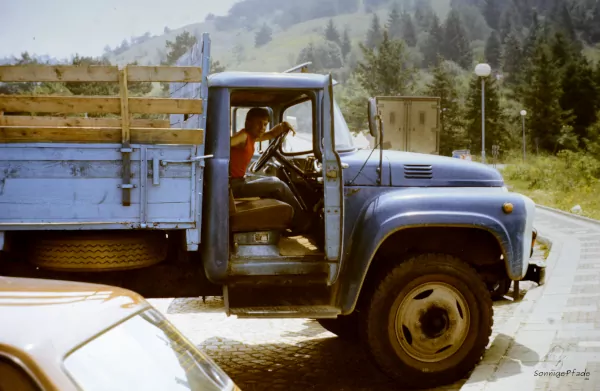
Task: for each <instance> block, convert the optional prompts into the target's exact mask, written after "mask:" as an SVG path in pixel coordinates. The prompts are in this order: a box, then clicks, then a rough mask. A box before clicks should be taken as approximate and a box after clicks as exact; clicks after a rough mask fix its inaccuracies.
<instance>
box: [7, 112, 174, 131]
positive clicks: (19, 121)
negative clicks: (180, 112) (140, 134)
mask: <svg viewBox="0 0 600 391" xmlns="http://www.w3.org/2000/svg"><path fill="white" fill-rule="evenodd" d="M130 125H131V126H132V127H134V128H170V127H171V124H170V123H169V120H166V119H143V118H132V119H131V121H130ZM0 126H26V127H33V126H42V127H56V126H59V127H62V126H76V127H83V128H93V127H108V128H119V127H121V119H120V118H84V117H50V116H48V117H43V116H39V117H38V116H26V115H5V116H2V113H1V112H0Z"/></svg>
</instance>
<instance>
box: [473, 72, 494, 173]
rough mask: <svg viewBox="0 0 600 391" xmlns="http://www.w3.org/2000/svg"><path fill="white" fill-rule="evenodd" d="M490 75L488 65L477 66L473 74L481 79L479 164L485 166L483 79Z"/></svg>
mask: <svg viewBox="0 0 600 391" xmlns="http://www.w3.org/2000/svg"><path fill="white" fill-rule="evenodd" d="M491 73H492V68H491V67H490V66H489V65H488V64H485V63H484V64H477V66H476V67H475V74H476V75H477V76H479V77H480V78H481V162H482V163H483V164H485V78H486V77H488V76H489V75H490V74H491Z"/></svg>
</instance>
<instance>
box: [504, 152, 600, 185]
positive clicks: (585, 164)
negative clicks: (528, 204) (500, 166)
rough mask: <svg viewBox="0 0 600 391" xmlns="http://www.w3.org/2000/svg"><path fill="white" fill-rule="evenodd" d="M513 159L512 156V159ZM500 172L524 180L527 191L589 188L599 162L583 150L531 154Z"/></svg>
mask: <svg viewBox="0 0 600 391" xmlns="http://www.w3.org/2000/svg"><path fill="white" fill-rule="evenodd" d="M513 159H514V158H513ZM507 163H513V164H510V165H509V166H507V167H506V169H505V170H504V171H503V175H504V177H505V178H506V179H507V180H508V181H520V182H524V183H525V185H526V186H527V188H528V189H529V190H547V191H562V192H571V191H575V190H577V191H583V192H589V191H592V188H593V187H594V186H595V185H597V184H598V178H599V177H600V161H598V160H597V159H596V158H594V157H593V156H591V155H589V154H586V153H583V152H572V151H567V150H564V151H561V152H559V153H558V154H557V156H550V155H544V156H530V157H528V159H527V163H526V164H523V163H516V162H515V161H513V162H507Z"/></svg>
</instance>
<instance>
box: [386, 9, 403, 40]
mask: <svg viewBox="0 0 600 391" xmlns="http://www.w3.org/2000/svg"><path fill="white" fill-rule="evenodd" d="M386 28H387V30H388V34H389V37H390V39H397V38H400V37H402V20H401V18H400V12H399V11H398V4H397V3H394V4H393V5H392V10H391V11H390V15H389V17H388V21H387V24H386Z"/></svg>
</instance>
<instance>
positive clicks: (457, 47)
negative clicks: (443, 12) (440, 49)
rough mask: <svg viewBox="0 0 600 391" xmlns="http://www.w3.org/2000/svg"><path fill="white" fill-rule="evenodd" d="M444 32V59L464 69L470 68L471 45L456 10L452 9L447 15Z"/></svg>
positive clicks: (471, 63)
mask: <svg viewBox="0 0 600 391" xmlns="http://www.w3.org/2000/svg"><path fill="white" fill-rule="evenodd" d="M444 30H445V31H444V57H445V58H446V59H448V60H451V61H454V62H456V63H457V64H459V65H460V66H461V67H463V68H465V69H466V68H471V66H472V65H473V52H472V51H471V43H470V42H469V39H468V37H467V32H466V31H465V28H464V26H463V23H462V21H461V19H460V15H459V14H458V12H457V11H456V10H454V9H453V10H452V11H450V12H449V13H448V18H447V19H446V25H445V29H444Z"/></svg>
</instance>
